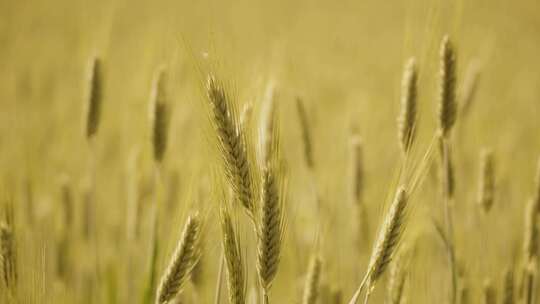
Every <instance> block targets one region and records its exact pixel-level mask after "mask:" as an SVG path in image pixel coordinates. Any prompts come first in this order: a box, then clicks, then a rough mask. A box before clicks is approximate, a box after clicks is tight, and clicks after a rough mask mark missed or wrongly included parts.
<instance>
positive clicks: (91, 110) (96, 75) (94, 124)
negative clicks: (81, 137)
mask: <svg viewBox="0 0 540 304" xmlns="http://www.w3.org/2000/svg"><path fill="white" fill-rule="evenodd" d="M102 69H103V68H102V61H101V59H100V58H99V57H94V58H92V60H91V61H90V69H89V71H88V80H87V81H88V84H87V85H88V93H87V94H88V95H87V100H86V130H85V131H86V138H87V139H91V138H93V137H94V136H95V135H96V133H97V131H98V128H99V123H100V118H101V106H102V105H101V104H102V101H103V100H102V99H103V75H102V74H103V71H102Z"/></svg>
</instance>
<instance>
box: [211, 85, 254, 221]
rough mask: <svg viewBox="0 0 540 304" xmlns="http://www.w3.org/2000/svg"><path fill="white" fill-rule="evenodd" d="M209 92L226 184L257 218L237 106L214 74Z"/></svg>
mask: <svg viewBox="0 0 540 304" xmlns="http://www.w3.org/2000/svg"><path fill="white" fill-rule="evenodd" d="M206 93H207V97H208V102H209V104H210V109H211V111H210V116H211V117H210V118H211V119H210V120H211V122H212V125H213V127H214V130H215V132H216V133H217V138H218V147H219V150H220V154H221V157H222V159H223V165H224V168H225V174H226V176H227V181H228V182H229V185H230V186H231V188H232V189H233V191H234V193H235V194H236V196H237V197H238V200H239V201H240V202H241V203H242V205H243V206H244V208H245V209H246V211H247V213H248V215H249V216H250V217H251V218H254V214H255V206H254V201H253V197H254V195H253V192H254V190H253V176H252V175H251V174H252V173H251V170H252V169H251V165H250V162H249V158H248V147H247V141H246V138H245V136H244V133H243V132H242V129H241V128H240V124H239V121H238V118H237V117H238V115H237V111H236V107H235V105H234V102H233V101H231V99H230V98H229V96H228V95H227V92H226V91H225V88H224V86H223V84H222V83H221V82H220V81H219V80H217V79H216V78H215V77H214V76H212V75H210V77H209V78H208V81H207V83H206Z"/></svg>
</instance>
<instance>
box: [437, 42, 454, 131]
mask: <svg viewBox="0 0 540 304" xmlns="http://www.w3.org/2000/svg"><path fill="white" fill-rule="evenodd" d="M439 73H440V85H439V131H440V133H441V134H442V136H444V137H448V135H449V133H450V130H451V129H452V126H453V125H454V123H455V121H456V92H455V87H456V54H455V51H454V48H453V46H452V43H451V42H450V38H449V37H448V36H445V37H444V38H443V40H442V43H441V49H440V72H439Z"/></svg>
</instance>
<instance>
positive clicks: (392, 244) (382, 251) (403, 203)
mask: <svg viewBox="0 0 540 304" xmlns="http://www.w3.org/2000/svg"><path fill="white" fill-rule="evenodd" d="M407 203H408V197H407V192H406V190H405V188H404V187H403V186H402V187H399V188H398V190H397V192H396V196H395V198H394V201H393V202H392V204H391V205H390V208H389V210H388V212H387V213H386V216H385V219H384V222H383V224H382V226H381V228H380V230H379V234H378V237H377V241H376V242H375V245H374V247H373V250H372V253H371V258H370V260H369V265H368V270H367V272H366V275H365V277H364V279H363V280H362V283H361V284H360V286H359V287H358V289H357V290H356V292H355V294H354V295H353V297H352V299H351V301H349V304H355V303H356V302H357V301H358V297H359V296H360V292H361V291H362V289H363V287H364V286H365V287H366V288H367V292H366V297H365V301H364V302H365V303H367V301H368V298H369V295H370V294H371V292H372V291H373V289H374V288H375V283H376V282H377V280H378V279H379V278H380V277H381V275H382V274H383V273H384V271H385V270H386V268H387V266H388V263H390V262H391V261H392V258H393V256H394V253H395V250H396V247H397V245H398V243H399V241H400V239H401V236H402V234H403V231H404V228H405V214H406V209H407V205H408V204H407Z"/></svg>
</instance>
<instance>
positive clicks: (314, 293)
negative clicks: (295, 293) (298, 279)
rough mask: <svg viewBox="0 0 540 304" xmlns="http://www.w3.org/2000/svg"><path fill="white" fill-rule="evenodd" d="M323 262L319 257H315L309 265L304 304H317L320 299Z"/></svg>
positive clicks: (303, 297) (303, 298)
mask: <svg viewBox="0 0 540 304" xmlns="http://www.w3.org/2000/svg"><path fill="white" fill-rule="evenodd" d="M321 266H322V261H321V259H320V257H319V256H318V255H314V256H313V257H312V258H311V261H310V263H309V268H308V272H307V274H306V279H305V285H304V294H303V296H302V304H315V303H317V299H318V297H319V284H320V279H321Z"/></svg>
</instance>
